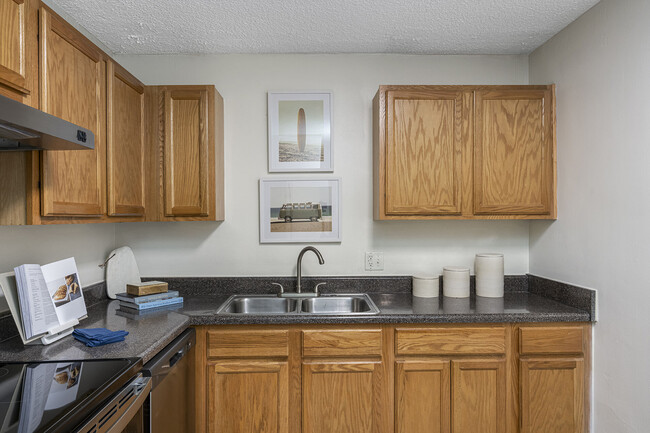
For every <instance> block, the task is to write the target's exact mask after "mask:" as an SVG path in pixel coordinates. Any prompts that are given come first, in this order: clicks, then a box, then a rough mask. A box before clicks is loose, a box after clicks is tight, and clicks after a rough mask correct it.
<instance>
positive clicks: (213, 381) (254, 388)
mask: <svg viewBox="0 0 650 433" xmlns="http://www.w3.org/2000/svg"><path fill="white" fill-rule="evenodd" d="M208 376H209V377H208V379H209V384H210V385H209V388H208V389H209V394H208V423H209V424H208V432H214V433H222V432H228V433H251V432H255V433H287V432H288V425H289V379H288V366H287V362H286V361H264V360H261V361H244V360H242V361H228V362H219V363H216V364H211V365H208Z"/></svg>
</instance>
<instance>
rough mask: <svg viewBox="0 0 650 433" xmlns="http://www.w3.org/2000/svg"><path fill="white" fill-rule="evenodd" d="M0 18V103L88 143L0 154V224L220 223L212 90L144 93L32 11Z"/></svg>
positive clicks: (25, 1)
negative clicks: (34, 113) (74, 130)
mask: <svg viewBox="0 0 650 433" xmlns="http://www.w3.org/2000/svg"><path fill="white" fill-rule="evenodd" d="M0 12H1V14H0V24H2V26H1V27H0V36H1V38H0V95H4V96H9V97H12V98H13V99H17V100H18V101H21V102H23V103H25V104H30V105H32V106H34V107H37V108H40V109H41V110H43V111H45V112H47V113H50V114H53V115H55V116H57V117H60V118H62V119H64V120H67V121H69V122H72V123H75V124H79V125H81V126H83V127H85V128H88V129H90V130H92V131H93V133H94V134H95V149H93V150H81V151H40V152H16V153H8V152H4V153H2V154H0V168H1V169H2V170H1V171H0V181H1V182H2V184H3V185H4V188H3V189H2V191H1V192H0V225H19V224H68V223H91V222H92V223H96V222H100V223H101V222H123V221H163V220H165V221H188V220H202V221H208V220H212V221H215V220H223V219H224V190H223V189H224V177H223V99H222V98H221V95H219V93H218V92H217V91H216V90H215V89H214V86H160V87H153V86H144V85H143V84H142V83H141V82H140V81H138V80H137V79H136V78H135V77H134V76H133V75H131V74H130V73H129V72H127V71H126V70H125V69H124V68H123V67H121V66H120V65H119V64H117V63H116V62H115V61H113V60H112V59H111V58H110V57H109V56H108V55H106V54H105V53H104V52H102V51H101V50H100V49H99V48H98V47H96V46H95V45H94V44H93V43H91V42H90V41H89V40H88V39H87V38H85V37H84V36H83V35H82V34H81V33H80V32H78V31H77V30H76V29H74V28H73V27H72V26H71V25H70V24H68V23H66V22H65V21H64V20H63V19H62V18H61V17H59V16H58V15H57V14H56V13H54V12H53V11H52V10H50V9H49V8H48V7H47V6H43V5H41V4H40V2H38V0H0ZM39 83H40V86H39Z"/></svg>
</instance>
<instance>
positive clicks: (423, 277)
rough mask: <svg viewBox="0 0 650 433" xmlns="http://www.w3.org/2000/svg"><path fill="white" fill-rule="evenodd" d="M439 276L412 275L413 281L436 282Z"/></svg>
mask: <svg viewBox="0 0 650 433" xmlns="http://www.w3.org/2000/svg"><path fill="white" fill-rule="evenodd" d="M439 276H440V275H433V274H413V279H415V280H436V279H438V277H439Z"/></svg>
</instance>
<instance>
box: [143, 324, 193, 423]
mask: <svg viewBox="0 0 650 433" xmlns="http://www.w3.org/2000/svg"><path fill="white" fill-rule="evenodd" d="M195 342H196V332H195V331H194V329H192V328H190V329H187V330H185V331H184V332H183V333H182V334H181V335H179V336H178V337H177V338H176V339H175V340H174V341H172V342H171V343H170V344H169V345H168V346H167V347H165V348H164V349H163V350H161V351H160V352H159V353H158V354H157V355H156V356H155V357H153V358H152V359H151V361H149V362H148V363H147V364H146V365H145V366H144V367H143V369H142V374H143V375H144V376H150V377H151V379H152V386H151V392H150V394H149V398H147V400H146V401H145V404H144V425H145V430H144V431H145V432H148V433H153V432H155V433H190V432H192V431H193V430H194V422H193V421H194V414H193V413H190V411H191V408H192V407H194V405H193V404H192V402H193V400H194V386H192V379H193V370H194V369H193V366H192V365H191V361H190V359H191V357H190V356H188V355H189V353H190V351H191V350H192V349H193V348H194V344H195Z"/></svg>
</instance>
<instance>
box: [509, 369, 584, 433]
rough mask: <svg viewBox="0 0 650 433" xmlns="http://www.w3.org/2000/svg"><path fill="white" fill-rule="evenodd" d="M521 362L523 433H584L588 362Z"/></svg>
mask: <svg viewBox="0 0 650 433" xmlns="http://www.w3.org/2000/svg"><path fill="white" fill-rule="evenodd" d="M520 363H521V371H520V374H521V432H522V433H546V432H553V433H582V432H584V402H583V395H584V388H583V387H584V361H583V360H582V359H581V358H574V359H571V358H568V359H557V358H555V359H524V360H521V361H520Z"/></svg>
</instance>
